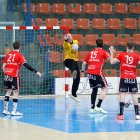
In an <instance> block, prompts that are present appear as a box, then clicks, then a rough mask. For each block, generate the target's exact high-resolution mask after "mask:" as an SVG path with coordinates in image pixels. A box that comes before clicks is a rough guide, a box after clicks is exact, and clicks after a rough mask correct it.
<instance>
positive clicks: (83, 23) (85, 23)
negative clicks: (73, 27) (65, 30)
mask: <svg viewBox="0 0 140 140" xmlns="http://www.w3.org/2000/svg"><path fill="white" fill-rule="evenodd" d="M77 28H79V29H89V28H90V22H89V19H87V18H78V19H77Z"/></svg>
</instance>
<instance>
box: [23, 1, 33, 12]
mask: <svg viewBox="0 0 140 140" xmlns="http://www.w3.org/2000/svg"><path fill="white" fill-rule="evenodd" d="M28 6H30V9H29V10H30V12H31V13H34V12H35V6H34V4H33V3H27V5H26V3H22V7H23V9H24V12H25V13H27V12H28V8H27V7H28Z"/></svg>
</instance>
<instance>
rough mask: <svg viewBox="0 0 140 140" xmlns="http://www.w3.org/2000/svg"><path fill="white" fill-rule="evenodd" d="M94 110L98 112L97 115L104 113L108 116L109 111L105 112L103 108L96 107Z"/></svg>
mask: <svg viewBox="0 0 140 140" xmlns="http://www.w3.org/2000/svg"><path fill="white" fill-rule="evenodd" d="M94 110H95V111H96V112H97V113H103V114H107V111H105V110H104V109H102V108H101V107H97V106H96V107H95V108H94Z"/></svg>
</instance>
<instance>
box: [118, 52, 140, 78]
mask: <svg viewBox="0 0 140 140" xmlns="http://www.w3.org/2000/svg"><path fill="white" fill-rule="evenodd" d="M116 58H117V59H118V60H119V61H120V77H121V78H131V79H135V78H136V68H137V65H138V61H140V57H139V55H138V54H137V53H134V52H132V53H128V52H122V53H120V54H118V56H117V57H116Z"/></svg>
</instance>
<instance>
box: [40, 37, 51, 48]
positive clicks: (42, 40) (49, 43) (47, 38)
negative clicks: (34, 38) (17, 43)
mask: <svg viewBox="0 0 140 140" xmlns="http://www.w3.org/2000/svg"><path fill="white" fill-rule="evenodd" d="M38 39H39V41H40V43H41V45H42V46H45V45H46V44H45V41H44V39H45V40H46V42H47V45H49V46H52V41H51V36H50V35H43V38H42V36H41V35H38Z"/></svg>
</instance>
